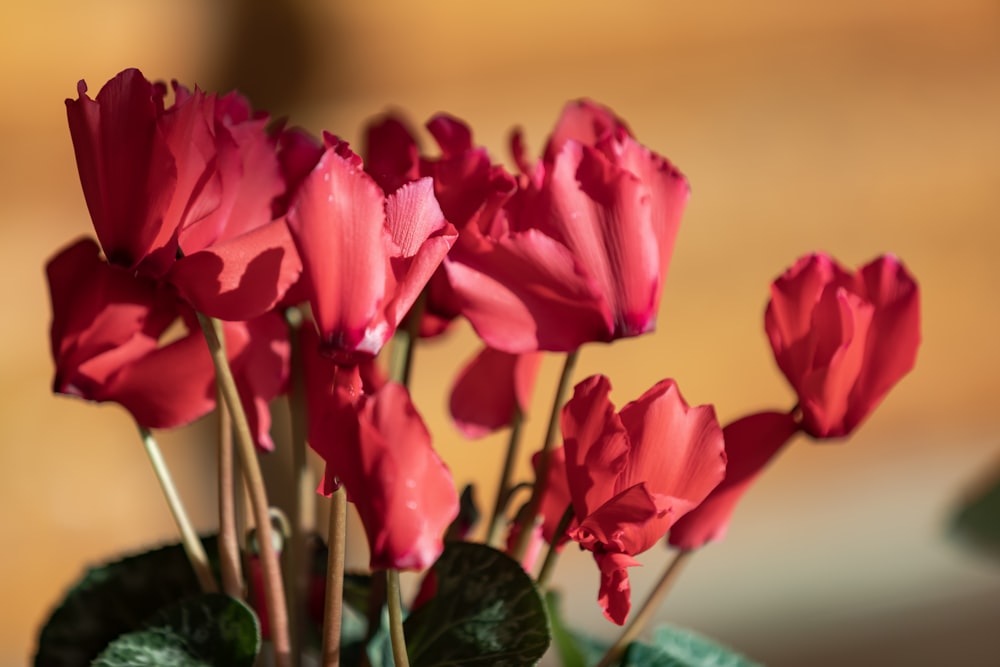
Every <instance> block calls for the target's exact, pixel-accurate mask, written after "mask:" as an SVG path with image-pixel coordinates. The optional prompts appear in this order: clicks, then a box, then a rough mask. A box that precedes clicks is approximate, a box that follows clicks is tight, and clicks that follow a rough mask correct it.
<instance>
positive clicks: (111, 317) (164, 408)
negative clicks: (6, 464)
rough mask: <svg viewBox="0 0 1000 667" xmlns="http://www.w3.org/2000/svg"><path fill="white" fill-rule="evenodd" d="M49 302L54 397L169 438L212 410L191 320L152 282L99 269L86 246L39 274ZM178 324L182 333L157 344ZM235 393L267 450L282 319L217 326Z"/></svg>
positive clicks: (278, 386)
mask: <svg viewBox="0 0 1000 667" xmlns="http://www.w3.org/2000/svg"><path fill="white" fill-rule="evenodd" d="M46 274H47V276H48V282H49V292H50V295H51V300H52V327H51V347H52V357H53V359H54V360H55V364H56V372H55V379H54V381H53V390H54V391H55V392H57V393H61V394H67V395H71V396H76V397H79V398H83V399H85V400H89V401H97V402H105V401H111V402H115V403H119V404H120V405H122V407H124V408H125V409H126V410H128V411H129V412H130V413H131V414H132V416H133V417H134V418H135V420H136V421H137V422H138V423H139V424H140V425H142V426H145V427H146V428H173V427H176V426H181V425H184V424H187V423H189V422H192V421H194V420H195V419H198V418H199V417H202V416H204V415H205V414H207V413H209V412H210V411H211V410H212V409H214V407H215V402H216V392H215V369H214V368H213V365H212V361H211V358H210V357H209V354H208V348H207V346H206V344H205V341H204V339H203V337H202V333H201V330H200V328H199V326H198V324H197V321H196V320H195V316H194V313H193V312H192V311H191V309H190V308H189V307H188V306H186V305H185V304H183V303H181V302H179V301H178V300H177V298H176V296H175V295H174V294H173V293H172V292H171V291H170V290H169V289H167V288H165V287H163V286H162V285H161V284H159V283H157V282H156V281H154V280H152V279H149V278H143V277H141V276H133V275H130V274H129V273H127V272H125V271H121V270H119V269H117V268H115V267H112V266H110V265H109V264H107V263H106V262H104V261H103V260H102V259H101V256H100V249H99V248H98V246H97V244H96V243H95V242H94V241H93V240H91V239H82V240H80V241H77V242H76V243H74V244H72V245H70V246H68V247H67V248H65V249H64V250H62V251H61V252H59V253H58V254H57V255H56V256H55V257H53V258H52V259H51V260H50V261H49V263H48V265H47V266H46ZM178 321H179V322H180V323H182V324H183V325H184V327H185V328H186V330H187V331H186V333H185V334H184V335H182V336H180V337H179V338H177V339H176V340H173V341H172V342H168V343H163V342H161V338H163V337H164V335H165V334H166V333H167V332H168V330H170V329H171V328H172V327H175V326H177V323H178ZM223 329H224V332H225V336H226V349H227V353H228V354H229V357H230V364H231V365H232V369H233V375H234V377H235V379H236V382H237V388H238V389H239V392H240V397H241V399H242V401H243V404H244V408H245V410H246V412H247V418H248V420H249V422H250V426H251V429H252V430H253V432H254V433H255V434H256V438H257V444H258V446H260V447H261V448H263V449H271V448H273V446H274V445H273V443H272V442H271V437H270V435H269V430H270V424H271V421H270V420H271V417H270V412H269V410H268V409H267V403H268V401H270V400H271V399H273V398H274V397H275V396H277V395H278V394H280V393H281V392H282V391H283V390H284V387H285V384H286V382H287V378H288V353H289V350H288V343H287V340H286V333H285V326H284V323H283V322H282V320H281V318H280V317H279V316H278V315H275V314H268V315H265V316H262V317H260V318H257V319H255V320H252V321H250V322H226V323H224V326H223Z"/></svg>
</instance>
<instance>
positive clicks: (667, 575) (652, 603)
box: [597, 550, 694, 667]
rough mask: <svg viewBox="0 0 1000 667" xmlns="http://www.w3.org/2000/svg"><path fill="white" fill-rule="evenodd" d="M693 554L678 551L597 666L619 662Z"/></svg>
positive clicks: (606, 666)
mask: <svg viewBox="0 0 1000 667" xmlns="http://www.w3.org/2000/svg"><path fill="white" fill-rule="evenodd" d="M692 554H694V551H692V550H687V551H678V552H677V555H676V556H674V559H673V560H672V561H670V564H669V565H667V569H666V570H664V571H663V576H662V577H661V578H660V582H659V583H658V584H656V588H654V589H653V592H652V593H650V594H649V597H648V598H646V601H645V602H643V603H642V608H641V609H640V610H639V613H637V614H636V615H635V616H633V617H632V620H631V621H630V622H629V624H628V625H627V626H625V630H623V631H622V634H621V636H620V637H618V639H617V641H615V643H614V644H612V645H611V648H609V649H608V651H607V653H605V654H604V657H602V658H601V661H600V662H599V663H597V667H611V665H614V664H616V663H617V662H618V660H619V659H620V658H621V656H622V654H624V653H625V649H627V648H628V645H629V644H630V643H632V641H633V640H634V639H635V638H636V637H638V636H639V633H640V632H642V629H643V628H644V627H646V624H647V623H648V622H649V620H650V619H651V618H652V617H653V614H654V613H655V612H656V610H657V608H659V606H660V605H661V604H662V603H663V598H665V597H666V595H667V593H668V592H669V591H670V587H671V586H673V584H674V581H676V580H677V577H678V575H680V573H681V569H682V567H683V566H684V564H685V563H686V562H687V561H688V560H689V559H690V558H691V556H692Z"/></svg>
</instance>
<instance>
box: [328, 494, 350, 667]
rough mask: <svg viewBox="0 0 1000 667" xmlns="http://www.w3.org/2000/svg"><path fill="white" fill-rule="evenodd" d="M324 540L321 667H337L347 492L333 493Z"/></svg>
mask: <svg viewBox="0 0 1000 667" xmlns="http://www.w3.org/2000/svg"><path fill="white" fill-rule="evenodd" d="M331 501H332V502H331V504H330V526H329V531H330V533H329V537H328V538H327V547H328V551H327V565H326V606H325V608H324V611H323V667H337V666H338V665H339V664H340V626H341V618H342V615H343V599H344V560H345V554H346V542H347V528H346V526H347V490H346V489H345V488H344V487H343V485H341V486H340V488H338V489H337V490H336V491H334V492H333V498H332V499H331Z"/></svg>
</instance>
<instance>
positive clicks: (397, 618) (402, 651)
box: [385, 570, 410, 667]
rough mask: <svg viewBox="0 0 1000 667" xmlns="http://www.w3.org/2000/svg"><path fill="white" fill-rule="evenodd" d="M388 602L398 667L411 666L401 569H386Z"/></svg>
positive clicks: (390, 629) (393, 650) (395, 658)
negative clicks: (402, 595)
mask: <svg viewBox="0 0 1000 667" xmlns="http://www.w3.org/2000/svg"><path fill="white" fill-rule="evenodd" d="M385 576H386V602H387V603H388V605H389V639H390V640H391V641H392V657H393V659H394V661H395V663H396V667H409V665H410V659H409V657H408V656H407V654H406V636H405V635H404V634H403V606H402V603H401V602H400V599H399V598H400V593H399V570H386V572H385Z"/></svg>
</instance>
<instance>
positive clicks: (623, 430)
mask: <svg viewBox="0 0 1000 667" xmlns="http://www.w3.org/2000/svg"><path fill="white" fill-rule="evenodd" d="M610 390H611V383H610V382H609V381H608V379H607V378H606V377H604V376H601V375H596V376H592V377H590V378H588V379H586V380H584V381H583V382H581V383H580V384H578V385H577V386H576V389H575V391H574V394H573V398H571V399H570V400H569V402H568V403H567V404H566V406H565V407H564V408H563V412H562V432H563V438H564V441H565V445H564V447H565V457H566V476H567V481H568V483H569V492H570V497H571V499H572V504H573V511H574V513H575V515H576V519H577V524H576V526H575V527H574V528H572V529H571V530H570V531H569V533H568V536H569V538H570V539H572V540H575V541H576V542H579V543H580V546H581V547H583V548H585V549H588V550H590V551H592V552H593V553H594V559H595V560H596V561H597V564H598V566H599V567H600V569H601V589H600V593H599V601H600V603H601V606H602V607H603V609H604V614H605V616H607V617H608V618H609V619H610V620H611V621H613V622H615V623H617V624H619V625H621V624H622V623H624V622H625V618H626V617H627V616H628V612H629V608H630V606H631V603H630V600H629V598H630V594H629V587H628V574H627V571H626V568H628V567H632V566H633V565H636V564H637V563H636V561H635V560H634V559H633V558H632V556H634V555H636V554H639V553H642V552H643V551H645V550H646V549H648V548H649V547H651V546H652V545H653V544H655V543H656V542H657V540H659V539H660V538H661V537H663V536H664V535H665V534H666V533H667V531H668V530H670V527H671V525H673V523H674V522H675V521H677V520H678V519H679V518H680V517H681V516H683V515H684V514H686V513H687V512H688V511H690V510H691V509H693V508H694V507H696V506H697V505H698V504H699V503H701V502H702V500H704V499H705V497H706V496H707V495H708V494H709V492H711V491H712V489H713V488H715V487H716V486H717V485H718V484H719V482H721V481H722V479H723V476H724V474H725V469H726V454H725V451H724V446H723V439H722V429H721V428H720V427H719V424H718V422H717V421H716V418H715V410H714V409H713V408H712V407H711V406H699V407H696V408H689V407H688V405H687V403H686V402H685V401H684V399H683V397H682V396H681V395H680V392H679V390H678V389H677V385H676V384H675V383H674V382H673V380H663V381H662V382H659V383H657V384H656V385H654V386H653V387H652V388H651V389H650V390H649V391H647V392H646V393H645V394H643V395H642V396H640V397H639V398H638V399H636V400H635V401H633V402H631V403H629V404H628V405H626V406H625V407H624V408H622V410H621V411H620V412H618V413H617V414H616V413H615V410H614V405H612V403H611V402H610V400H608V393H609V392H610ZM552 519H553V518H552V517H546V520H547V521H551V520H552ZM555 520H556V521H558V517H555Z"/></svg>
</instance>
